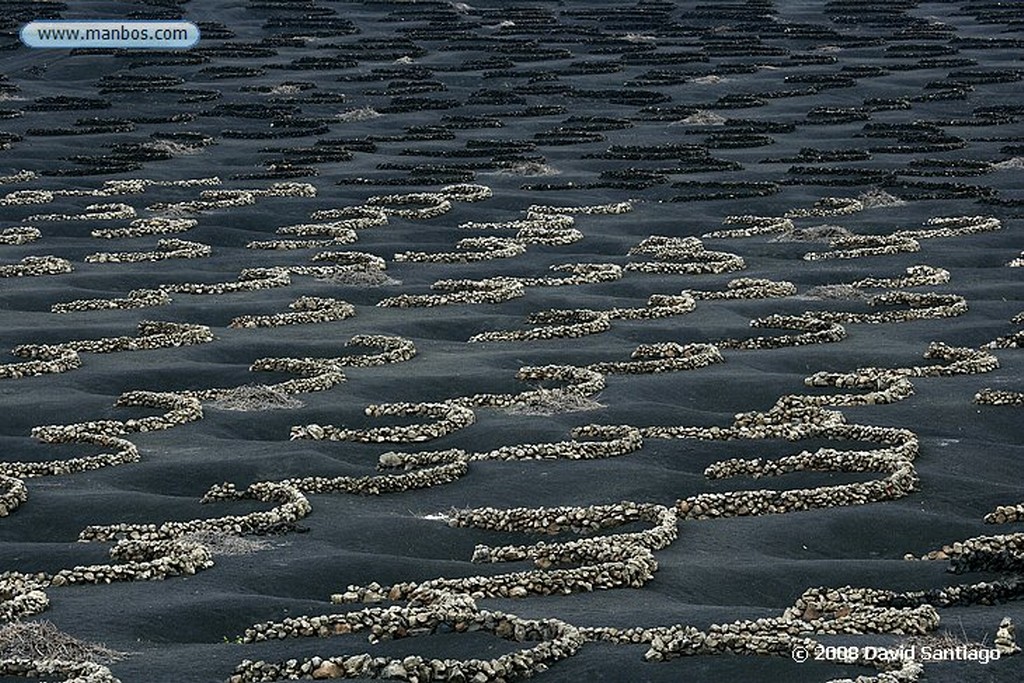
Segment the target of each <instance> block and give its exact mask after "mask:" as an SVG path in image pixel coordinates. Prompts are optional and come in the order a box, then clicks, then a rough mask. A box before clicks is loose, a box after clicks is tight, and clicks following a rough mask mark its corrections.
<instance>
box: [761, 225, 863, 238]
mask: <svg viewBox="0 0 1024 683" xmlns="http://www.w3.org/2000/svg"><path fill="white" fill-rule="evenodd" d="M851 235H852V233H851V232H850V231H849V230H847V229H846V228H844V227H842V226H841V225H832V224H830V223H825V224H823V225H812V226H810V227H806V228H796V229H795V230H789V231H787V232H784V233H781V234H779V235H776V236H775V237H774V238H772V241H773V242H829V241H831V240H834V239H841V238H843V237H850V236H851Z"/></svg>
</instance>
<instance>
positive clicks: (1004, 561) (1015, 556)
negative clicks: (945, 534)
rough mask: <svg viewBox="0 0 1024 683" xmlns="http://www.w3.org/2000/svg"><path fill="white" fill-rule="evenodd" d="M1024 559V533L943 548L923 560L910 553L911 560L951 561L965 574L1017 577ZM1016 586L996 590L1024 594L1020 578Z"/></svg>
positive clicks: (961, 542) (990, 537)
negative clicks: (1009, 574)
mask: <svg viewBox="0 0 1024 683" xmlns="http://www.w3.org/2000/svg"><path fill="white" fill-rule="evenodd" d="M1022 557H1024V533H1015V534H997V535H994V536H974V537H972V538H968V539H964V540H963V541H955V542H953V543H948V544H946V545H943V546H942V548H940V549H939V550H931V551H929V552H927V553H925V554H924V555H921V556H920V557H915V556H914V555H913V554H910V553H908V554H907V555H905V556H904V559H907V560H914V559H920V560H949V564H950V570H951V571H953V572H955V573H957V574H962V573H965V572H979V571H993V572H1005V573H1011V574H1017V573H1018V572H1019V568H1020V562H1021V558H1022ZM1013 579H1015V583H1012V584H1006V583H1003V584H996V586H994V588H995V589H1000V588H1001V589H1003V590H1004V591H1005V590H1007V588H1009V589H1010V590H1009V591H1008V592H1010V594H1011V595H1015V596H1019V595H1021V594H1024V586H1022V585H1021V583H1022V582H1021V580H1020V578H1019V576H1018V577H1013Z"/></svg>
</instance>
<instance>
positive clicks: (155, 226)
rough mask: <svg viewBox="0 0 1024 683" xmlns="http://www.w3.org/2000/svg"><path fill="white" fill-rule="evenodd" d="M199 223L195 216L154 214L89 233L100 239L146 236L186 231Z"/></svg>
mask: <svg viewBox="0 0 1024 683" xmlns="http://www.w3.org/2000/svg"><path fill="white" fill-rule="evenodd" d="M198 224H199V221H197V220H196V219H194V218H171V217H166V216H153V217H151V218H136V219H135V220H133V221H132V222H131V223H129V224H128V227H127V228H100V229H99V230H93V231H92V232H90V233H89V234H90V235H92V236H93V237H96V238H99V239H107V240H112V239H120V238H123V237H146V236H148V235H166V234H168V233H177V232H186V231H188V230H191V229H192V228H194V227H196V225H198Z"/></svg>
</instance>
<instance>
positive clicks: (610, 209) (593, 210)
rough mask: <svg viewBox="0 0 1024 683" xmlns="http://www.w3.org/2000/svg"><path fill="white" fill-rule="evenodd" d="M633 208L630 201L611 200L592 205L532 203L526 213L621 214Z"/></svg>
mask: <svg viewBox="0 0 1024 683" xmlns="http://www.w3.org/2000/svg"><path fill="white" fill-rule="evenodd" d="M632 210H633V203H632V202H613V203H610V204H597V205H593V206H548V205H545V204H532V205H531V206H530V207H529V208H528V209H527V212H528V213H536V214H553V215H558V214H585V215H601V214H611V215H617V214H623V213H629V212H630V211H632Z"/></svg>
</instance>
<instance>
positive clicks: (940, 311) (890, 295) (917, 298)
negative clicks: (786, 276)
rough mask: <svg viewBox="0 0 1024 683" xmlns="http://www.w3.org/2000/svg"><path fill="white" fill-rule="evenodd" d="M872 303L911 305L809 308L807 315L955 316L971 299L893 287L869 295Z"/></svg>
mask: <svg viewBox="0 0 1024 683" xmlns="http://www.w3.org/2000/svg"><path fill="white" fill-rule="evenodd" d="M867 303H868V305H869V306H872V307H874V306H891V305H900V304H905V305H907V306H909V308H906V309H902V310H896V311H882V312H880V313H852V312H848V311H807V312H806V313H804V315H807V316H813V317H815V318H818V319H821V320H828V321H834V322H840V323H869V324H882V323H894V322H907V321H910V320H926V319H931V318H955V317H956V316H959V315H963V314H964V313H966V312H967V300H966V299H965V298H964V297H962V296H960V295H959V294H941V293H939V292H904V291H900V290H897V291H892V292H886V293H885V294H879V295H878V296H873V297H871V298H870V299H868V302H867Z"/></svg>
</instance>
